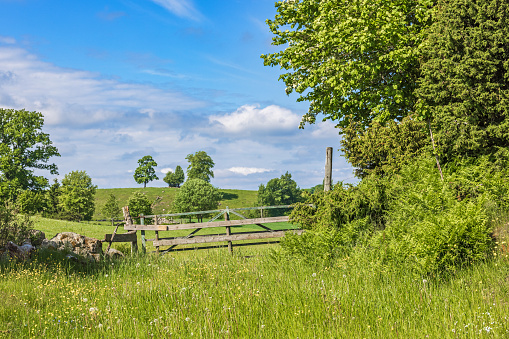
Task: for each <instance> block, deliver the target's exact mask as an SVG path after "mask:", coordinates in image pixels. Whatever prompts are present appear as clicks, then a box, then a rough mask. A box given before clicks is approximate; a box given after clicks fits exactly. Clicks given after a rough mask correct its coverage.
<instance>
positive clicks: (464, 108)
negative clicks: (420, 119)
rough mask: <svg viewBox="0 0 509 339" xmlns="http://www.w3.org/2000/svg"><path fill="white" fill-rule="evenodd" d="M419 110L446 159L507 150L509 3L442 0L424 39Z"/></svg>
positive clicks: (497, 155) (508, 153)
mask: <svg viewBox="0 0 509 339" xmlns="http://www.w3.org/2000/svg"><path fill="white" fill-rule="evenodd" d="M422 54H423V56H422V77H421V78H420V79H419V86H418V89H417V94H418V96H419V99H420V102H419V105H418V107H419V112H420V114H421V115H423V116H426V117H430V119H431V120H432V125H433V129H434V130H436V133H435V136H436V139H437V141H438V146H439V154H440V156H441V158H442V159H443V160H445V161H452V160H453V159H454V158H455V157H457V156H461V157H478V156H480V155H486V154H489V155H491V156H492V158H491V159H492V160H493V161H497V160H498V159H502V158H507V157H508V156H509V119H508V118H509V61H508V60H509V3H507V1H497V0H475V1H472V0H442V1H440V2H438V4H437V6H436V7H435V10H434V22H433V24H432V25H431V27H430V28H429V30H428V32H427V35H426V40H425V41H424V43H423V45H422Z"/></svg>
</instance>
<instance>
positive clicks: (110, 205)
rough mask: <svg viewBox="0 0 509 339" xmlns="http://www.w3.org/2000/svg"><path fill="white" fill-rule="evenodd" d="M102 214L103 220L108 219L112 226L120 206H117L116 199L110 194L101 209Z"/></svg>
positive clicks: (118, 214)
mask: <svg viewBox="0 0 509 339" xmlns="http://www.w3.org/2000/svg"><path fill="white" fill-rule="evenodd" d="M101 212H102V214H103V215H104V217H105V218H107V219H110V220H111V223H112V224H113V220H114V219H116V218H118V217H119V216H120V212H121V210H120V206H119V204H118V200H117V197H115V195H114V194H112V193H110V196H109V198H108V200H107V201H106V203H105V204H104V206H103V207H102V209H101Z"/></svg>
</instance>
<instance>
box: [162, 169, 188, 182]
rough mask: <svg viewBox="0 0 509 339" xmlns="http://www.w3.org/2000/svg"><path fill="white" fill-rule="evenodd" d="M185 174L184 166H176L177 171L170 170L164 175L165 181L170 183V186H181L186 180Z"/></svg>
mask: <svg viewBox="0 0 509 339" xmlns="http://www.w3.org/2000/svg"><path fill="white" fill-rule="evenodd" d="M184 179H185V175H184V170H183V169H182V167H180V166H177V167H175V172H172V171H168V173H166V175H165V176H164V179H163V181H164V182H165V183H167V184H168V187H180V185H181V184H182V183H183V182H184Z"/></svg>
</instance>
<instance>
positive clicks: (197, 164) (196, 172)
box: [186, 151, 215, 182]
mask: <svg viewBox="0 0 509 339" xmlns="http://www.w3.org/2000/svg"><path fill="white" fill-rule="evenodd" d="M186 160H187V161H188V162H189V166H187V180H191V179H201V180H205V181H206V182H210V178H213V177H214V172H212V168H213V167H214V165H215V164H214V161H213V160H212V158H211V157H210V156H209V155H208V154H207V152H205V151H198V152H196V153H194V154H188V155H187V156H186Z"/></svg>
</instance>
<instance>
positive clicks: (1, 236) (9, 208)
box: [0, 203, 33, 247]
mask: <svg viewBox="0 0 509 339" xmlns="http://www.w3.org/2000/svg"><path fill="white" fill-rule="evenodd" d="M32 226H33V222H32V220H31V219H30V217H28V216H27V215H23V214H19V213H18V211H17V210H16V208H15V207H14V206H13V205H12V204H11V203H5V204H0V247H3V246H5V244H7V242H9V241H12V242H13V243H15V244H18V245H20V244H21V243H22V242H23V241H24V240H26V239H28V238H29V237H30V230H31V229H32Z"/></svg>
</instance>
